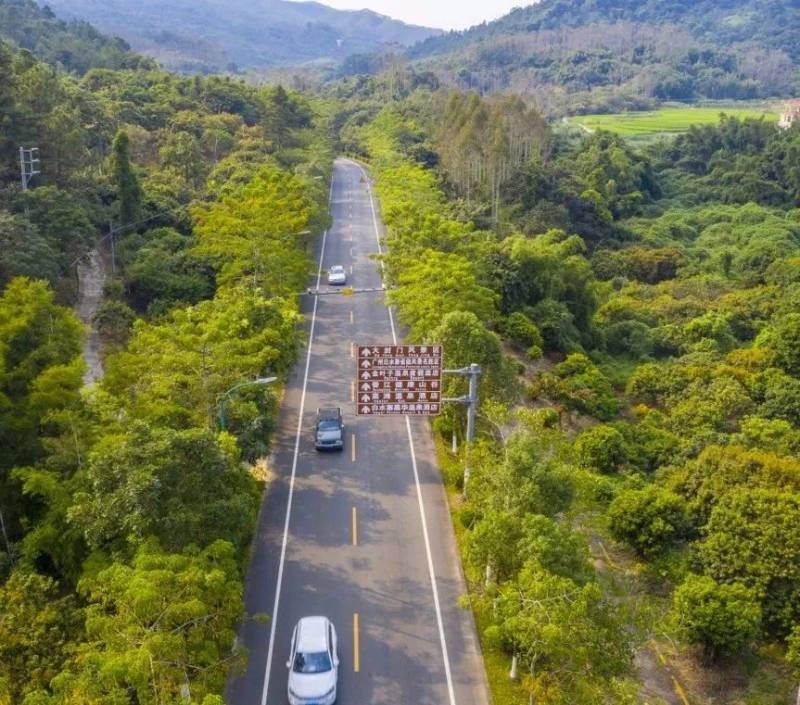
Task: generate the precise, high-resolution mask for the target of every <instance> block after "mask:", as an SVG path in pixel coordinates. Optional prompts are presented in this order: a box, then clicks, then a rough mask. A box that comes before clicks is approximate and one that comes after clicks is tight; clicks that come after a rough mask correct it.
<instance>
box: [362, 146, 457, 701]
mask: <svg viewBox="0 0 800 705" xmlns="http://www.w3.org/2000/svg"><path fill="white" fill-rule="evenodd" d="M348 161H350V160H348ZM353 163H354V164H356V165H357V166H358V168H359V169H361V173H363V174H364V178H365V179H366V182H367V193H368V194H369V205H370V207H371V208H372V223H373V225H374V226H375V239H376V240H377V241H378V253H379V254H383V249H382V248H381V238H380V235H379V234H378V217H377V215H376V214H375V203H374V202H373V200H372V189H371V187H370V184H369V177H368V176H367V172H366V171H365V169H364V167H363V166H361V164H359V163H358V162H353ZM381 269H384V266H383V262H381ZM387 309H388V311H389V324H390V325H391V327H392V342H393V343H394V344H395V345H397V334H396V333H395V327H394V316H393V315H392V307H391V306H388V307H387ZM406 431H407V432H408V445H409V448H410V449H411V466H412V467H413V468H414V483H415V484H416V486H417V502H418V504H419V515H420V520H421V522H422V535H423V537H424V539H425V554H426V556H427V559H428V573H429V574H430V577H431V590H432V591H433V606H434V608H435V610H436V622H437V624H438V626H439V641H440V642H441V645H442V658H443V659H444V673H445V677H446V678H447V691H448V694H449V696H450V705H456V694H455V691H454V690H453V677H452V675H451V673H450V657H449V656H448V654H447V639H446V638H445V635H444V621H443V620H442V609H441V605H440V604H439V589H438V588H437V586H436V572H435V571H434V569H433V555H432V553H431V542H430V539H429V537H428V520H427V518H426V516H425V504H424V503H423V501H422V487H421V486H420V483H419V470H418V468H417V455H416V452H415V450H414V437H413V436H412V434H411V420H410V419H409V417H408V416H406Z"/></svg>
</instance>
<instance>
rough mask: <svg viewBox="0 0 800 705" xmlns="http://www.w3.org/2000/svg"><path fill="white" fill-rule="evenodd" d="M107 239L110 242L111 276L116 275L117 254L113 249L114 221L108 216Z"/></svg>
mask: <svg viewBox="0 0 800 705" xmlns="http://www.w3.org/2000/svg"><path fill="white" fill-rule="evenodd" d="M108 239H109V240H110V241H111V276H112V277H115V276H116V275H117V253H116V250H115V248H114V220H113V218H112V217H111V216H108Z"/></svg>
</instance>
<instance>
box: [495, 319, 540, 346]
mask: <svg viewBox="0 0 800 705" xmlns="http://www.w3.org/2000/svg"><path fill="white" fill-rule="evenodd" d="M500 330H501V331H502V333H503V335H505V336H506V337H507V338H508V339H509V340H511V341H512V342H513V343H515V344H516V345H518V346H519V347H521V348H531V347H534V346H536V347H539V348H541V347H542V346H543V345H544V341H543V340H542V334H541V333H540V332H539V329H538V328H537V327H536V326H535V325H534V323H533V321H531V319H530V318H528V317H527V316H526V315H525V314H524V313H520V312H519V311H515V312H514V313H512V314H511V315H510V316H507V317H506V318H504V319H503V320H502V321H501V323H500Z"/></svg>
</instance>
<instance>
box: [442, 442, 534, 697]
mask: <svg viewBox="0 0 800 705" xmlns="http://www.w3.org/2000/svg"><path fill="white" fill-rule="evenodd" d="M435 440H436V455H437V457H438V460H439V467H441V468H442V475H443V477H444V482H445V489H446V491H447V498H448V500H449V505H450V516H451V518H452V520H453V529H454V530H455V535H456V541H457V542H458V552H459V555H460V556H461V564H462V565H463V566H464V574H465V575H466V579H467V588H468V589H469V590H470V592H471V591H472V587H473V586H474V585H476V584H479V583H480V579H481V576H479V575H476V574H475V571H474V570H473V569H472V568H471V566H470V565H469V564H468V563H467V562H466V560H465V559H464V558H465V557H464V537H465V534H466V529H465V528H464V525H463V524H462V523H461V519H460V516H459V507H460V505H461V491H460V490H459V489H458V488H457V486H456V483H457V481H458V480H459V479H460V477H461V473H462V472H463V467H462V466H461V463H460V462H459V461H458V459H456V458H453V456H452V454H451V453H450V452H449V450H448V446H447V444H446V443H444V442H443V441H442V439H441V437H439V436H438V434H437V435H436V436H435ZM474 617H475V626H476V628H477V631H478V639H479V640H480V643H481V651H482V653H483V664H484V667H485V668H486V679H487V681H488V682H489V690H490V691H491V694H492V702H494V703H495V705H528V696H527V695H525V693H523V692H522V689H521V688H520V686H519V684H518V683H517V682H515V681H512V680H511V678H509V670H510V668H511V659H510V658H509V656H508V654H506V653H503V652H502V651H500V650H499V649H497V648H496V647H494V646H493V645H491V644H489V643H488V642H487V640H486V639H484V636H483V634H484V632H485V631H486V628H487V627H488V626H489V625H488V623H486V620H485V619H483V618H482V616H481V615H480V614H479V613H475V614H474Z"/></svg>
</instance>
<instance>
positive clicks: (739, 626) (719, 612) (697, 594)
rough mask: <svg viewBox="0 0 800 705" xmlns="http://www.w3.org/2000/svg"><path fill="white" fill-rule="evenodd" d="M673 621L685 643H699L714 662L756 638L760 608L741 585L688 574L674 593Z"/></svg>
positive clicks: (751, 594) (749, 591) (750, 593)
mask: <svg viewBox="0 0 800 705" xmlns="http://www.w3.org/2000/svg"><path fill="white" fill-rule="evenodd" d="M672 619H673V620H674V621H675V623H676V624H677V626H678V627H679V628H680V629H681V630H682V631H683V632H684V633H685V635H686V638H687V639H688V641H690V642H692V643H695V644H701V645H702V646H703V650H704V652H705V655H706V658H707V659H709V660H713V659H714V658H715V657H716V656H718V655H721V654H735V653H737V652H738V651H741V650H742V649H743V648H744V647H745V646H746V645H747V643H748V642H750V641H752V640H753V639H755V638H756V637H757V636H758V634H759V631H760V627H761V605H759V603H758V600H757V598H756V596H755V592H754V591H753V590H751V589H749V588H746V587H745V586H744V585H740V584H737V583H730V584H725V583H717V582H716V581H714V580H713V579H712V578H709V577H708V576H700V575H690V576H689V577H688V578H687V579H686V581H685V582H684V583H683V584H682V585H681V586H680V587H679V588H678V589H677V590H675V594H674V595H673V599H672Z"/></svg>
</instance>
